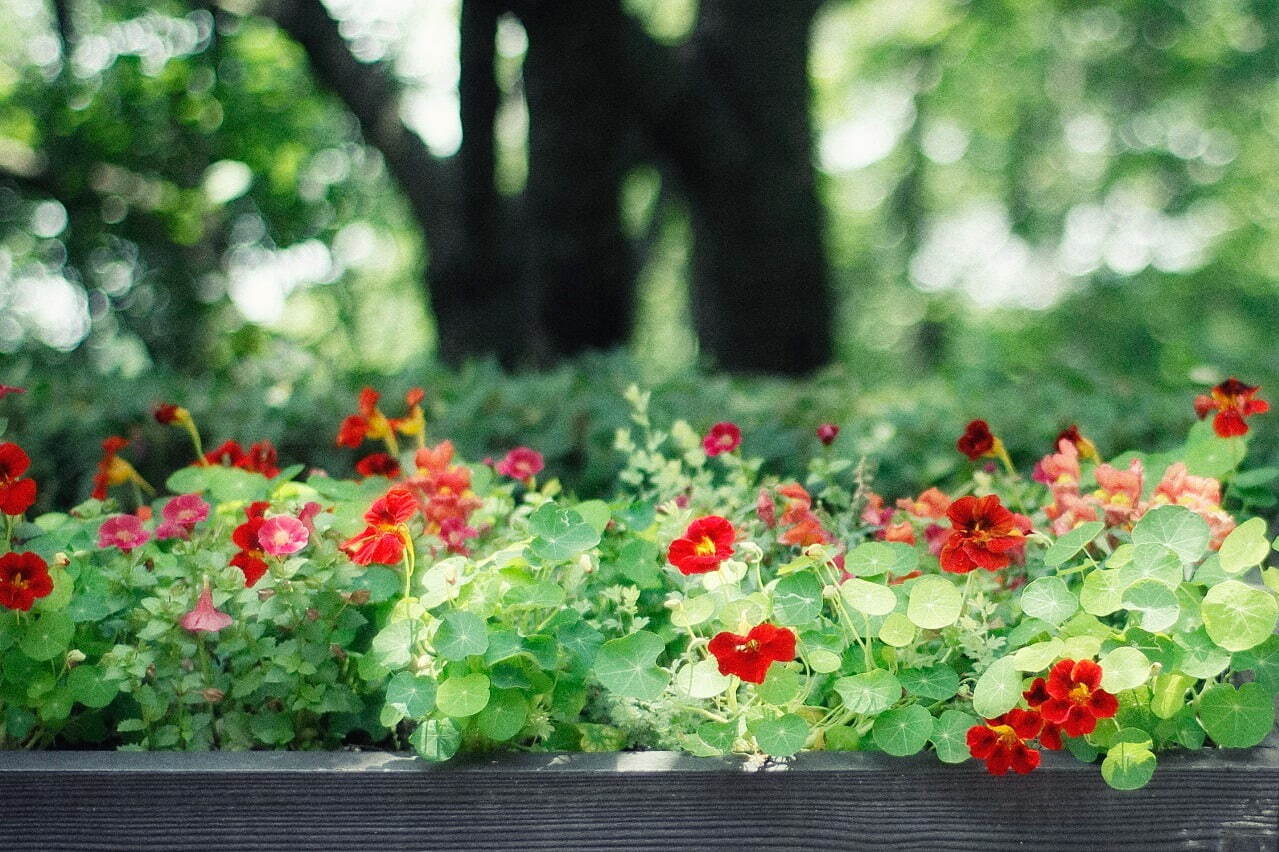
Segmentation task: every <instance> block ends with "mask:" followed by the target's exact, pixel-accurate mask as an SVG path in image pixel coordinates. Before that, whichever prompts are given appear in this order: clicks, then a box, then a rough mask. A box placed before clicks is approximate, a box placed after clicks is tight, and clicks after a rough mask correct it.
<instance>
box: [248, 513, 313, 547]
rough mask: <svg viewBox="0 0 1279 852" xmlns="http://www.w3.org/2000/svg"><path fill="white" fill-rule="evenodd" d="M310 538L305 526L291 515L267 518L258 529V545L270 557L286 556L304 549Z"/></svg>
mask: <svg viewBox="0 0 1279 852" xmlns="http://www.w3.org/2000/svg"><path fill="white" fill-rule="evenodd" d="M309 538H310V535H309V533H307V531H306V524H304V523H302V522H301V521H299V520H298V519H297V518H294V517H292V516H291V515H276V516H275V517H274V518H267V519H266V520H265V521H263V522H262V526H261V527H259V528H258V543H259V544H260V545H262V549H263V550H264V551H266V552H267V553H269V554H271V555H272V556H288V555H289V554H290V553H297V552H298V551H299V550H301V549H302V548H304V547H306V543H307V541H308V539H309Z"/></svg>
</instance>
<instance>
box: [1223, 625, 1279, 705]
mask: <svg viewBox="0 0 1279 852" xmlns="http://www.w3.org/2000/svg"><path fill="white" fill-rule="evenodd" d="M1232 662H1233V664H1234V667H1235V668H1236V669H1238V670H1240V671H1248V670H1251V671H1252V673H1253V679H1254V680H1255V681H1256V682H1257V683H1259V684H1261V685H1262V686H1263V687H1265V688H1266V689H1268V690H1270V691H1271V692H1279V636H1271V637H1269V638H1268V639H1266V641H1265V642H1262V643H1261V644H1260V645H1258V646H1257V647H1255V648H1249V649H1248V650H1247V651H1240V652H1238V653H1237V654H1235V655H1234V657H1233V659H1232Z"/></svg>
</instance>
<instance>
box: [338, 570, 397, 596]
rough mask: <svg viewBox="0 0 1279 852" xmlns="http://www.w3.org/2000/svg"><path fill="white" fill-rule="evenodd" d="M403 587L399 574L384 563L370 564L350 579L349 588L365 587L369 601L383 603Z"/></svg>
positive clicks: (358, 588)
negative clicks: (362, 571)
mask: <svg viewBox="0 0 1279 852" xmlns="http://www.w3.org/2000/svg"><path fill="white" fill-rule="evenodd" d="M403 587H404V580H403V578H402V577H401V575H400V574H399V573H398V572H396V571H394V570H392V569H390V568H388V567H386V566H385V565H370V566H369V567H368V568H366V569H364V573H362V574H360V575H359V576H358V577H356V578H355V579H353V580H352V581H351V589H352V590H355V591H358V590H360V589H366V590H368V593H369V603H384V602H386V601H389V600H390V599H391V598H393V597H396V596H397V595H399V594H400V590H401V589H402V588H403Z"/></svg>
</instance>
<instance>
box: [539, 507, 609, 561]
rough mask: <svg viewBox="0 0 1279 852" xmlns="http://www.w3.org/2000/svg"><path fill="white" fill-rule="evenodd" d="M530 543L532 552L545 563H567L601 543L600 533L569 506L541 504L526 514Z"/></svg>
mask: <svg viewBox="0 0 1279 852" xmlns="http://www.w3.org/2000/svg"><path fill="white" fill-rule="evenodd" d="M528 528H529V532H531V533H532V534H533V535H534V539H533V542H532V543H531V544H530V545H529V550H530V552H532V554H533V555H534V556H535V557H537V558H538V559H539V560H541V561H542V562H544V563H548V564H554V563H559V562H567V561H568V560H570V559H572V558H574V557H575V556H577V555H578V554H579V553H582V552H583V551H587V550H590V549H591V548H592V547H594V546H595V545H597V544H599V543H600V533H599V532H598V531H597V530H596V529H595V528H594V527H593V526H591V525H590V524H589V523H587V522H586V520H584V519H583V518H582V516H581V515H580V514H578V513H577V512H576V511H574V510H572V509H561V508H560V507H559V506H557V505H556V504H554V503H544V504H543V505H542V506H541V507H540V508H539V509H538V510H537V511H536V512H534V513H533V514H532V515H530V516H529V523H528Z"/></svg>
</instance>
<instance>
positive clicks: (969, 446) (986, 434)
mask: <svg viewBox="0 0 1279 852" xmlns="http://www.w3.org/2000/svg"><path fill="white" fill-rule="evenodd" d="M997 440H998V438H996V437H995V436H994V435H993V434H992V433H991V431H990V426H989V425H988V424H987V423H986V421H985V420H973V421H971V422H970V423H969V424H968V425H967V426H966V427H964V434H962V435H960V436H959V440H958V441H956V442H955V449H957V450H959V451H960V452H961V453H963V454H964V455H966V456H968V458H969V460H971V461H977V459H979V458H981V457H982V456H993V455H995V441H997Z"/></svg>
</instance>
